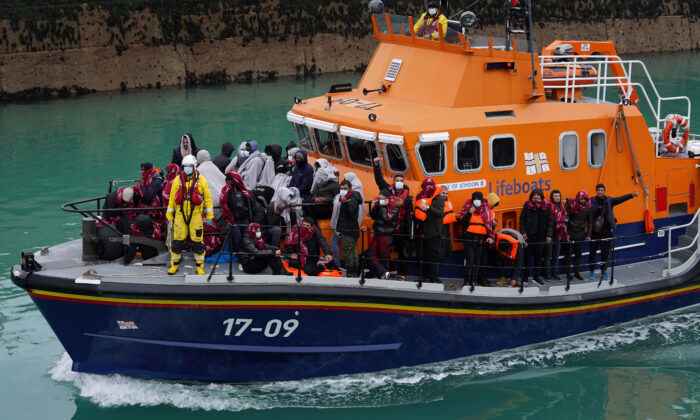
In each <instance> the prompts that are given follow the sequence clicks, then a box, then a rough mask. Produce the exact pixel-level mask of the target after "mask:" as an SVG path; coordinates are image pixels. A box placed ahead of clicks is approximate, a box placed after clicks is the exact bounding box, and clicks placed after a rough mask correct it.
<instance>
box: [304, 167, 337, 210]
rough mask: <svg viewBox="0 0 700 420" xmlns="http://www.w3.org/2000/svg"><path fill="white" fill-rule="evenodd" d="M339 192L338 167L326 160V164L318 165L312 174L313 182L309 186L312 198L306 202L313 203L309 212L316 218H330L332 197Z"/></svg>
mask: <svg viewBox="0 0 700 420" xmlns="http://www.w3.org/2000/svg"><path fill="white" fill-rule="evenodd" d="M320 160H325V159H320ZM339 193H340V184H338V169H336V168H335V167H333V166H331V165H329V164H328V163H327V162H326V166H321V167H319V168H318V170H317V171H316V173H315V174H314V182H313V184H312V186H311V195H312V198H311V200H309V201H308V202H310V203H314V204H315V205H314V206H310V207H309V213H311V214H312V215H313V216H314V218H315V219H316V220H324V219H330V218H331V216H332V215H333V198H335V196H336V195H338V194H339Z"/></svg>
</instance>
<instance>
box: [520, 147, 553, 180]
mask: <svg viewBox="0 0 700 420" xmlns="http://www.w3.org/2000/svg"><path fill="white" fill-rule="evenodd" d="M525 168H526V170H527V174H528V175H535V174H541V173H543V172H549V162H547V154H546V153H544V152H540V153H525Z"/></svg>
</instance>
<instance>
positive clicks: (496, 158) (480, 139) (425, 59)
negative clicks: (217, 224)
mask: <svg viewBox="0 0 700 420" xmlns="http://www.w3.org/2000/svg"><path fill="white" fill-rule="evenodd" d="M373 24H374V37H375V38H376V39H378V40H379V45H378V47H377V50H376V51H375V53H374V56H373V57H372V60H371V61H370V63H369V65H368V66H367V69H366V71H365V73H364V75H363V77H362V79H361V81H360V82H359V84H358V86H357V87H356V88H354V89H346V91H342V90H341V91H340V92H338V91H333V90H332V91H331V92H332V93H329V94H328V95H324V96H322V97H317V98H312V99H308V100H301V101H299V103H297V104H296V105H294V107H293V109H292V110H291V111H290V112H289V113H288V115H287V118H288V120H289V121H291V122H293V123H294V126H295V131H296V133H297V136H298V140H299V142H300V144H301V146H302V147H303V148H304V149H306V150H307V151H308V152H309V153H310V155H311V156H316V157H324V158H326V159H329V160H330V161H332V162H334V163H333V164H334V165H335V166H337V167H338V168H339V169H340V170H341V172H345V171H349V170H352V171H354V172H355V173H357V174H358V176H360V178H361V180H362V182H363V184H364V188H365V197H366V198H369V197H372V196H373V195H375V194H376V193H377V189H376V186H375V183H374V180H373V177H372V172H371V171H372V169H371V163H370V162H371V159H372V158H374V157H376V156H380V157H382V158H383V171H384V174H385V175H386V176H392V175H393V174H397V173H402V174H405V177H406V179H407V182H408V183H409V185H410V187H411V191H412V193H413V194H415V193H416V192H417V191H418V185H419V184H420V181H421V180H422V179H424V178H427V177H432V178H433V179H435V181H436V183H438V184H443V185H448V186H449V191H450V200H451V201H452V202H454V204H455V206H456V207H457V208H461V205H462V204H463V203H464V201H465V200H466V199H467V198H469V197H470V196H471V193H472V192H473V191H475V190H480V191H482V192H483V193H484V194H486V193H488V192H494V193H496V194H497V195H498V196H499V197H500V198H501V205H500V207H499V208H498V209H497V210H498V211H497V219H498V221H499V226H500V227H513V228H517V223H516V220H518V212H519V209H520V208H521V207H522V204H523V202H524V201H525V200H526V199H527V198H528V195H529V192H530V191H531V190H532V189H533V188H542V189H543V190H544V191H545V193H546V194H547V195H548V193H547V191H549V190H552V189H555V188H556V189H559V190H561V191H562V194H563V196H564V197H565V198H567V197H572V198H573V197H574V195H575V194H576V192H577V191H579V190H587V191H588V192H589V193H590V194H593V193H594V187H595V185H596V184H597V183H600V182H602V183H604V184H606V186H607V193H608V194H609V195H612V196H617V195H622V194H627V193H630V192H632V191H637V192H639V196H640V199H637V200H632V201H629V202H627V203H625V204H623V205H621V206H620V207H619V209H618V210H616V216H617V218H618V219H619V220H618V221H619V224H629V223H634V222H641V221H643V216H644V212H645V209H647V208H648V209H649V212H650V214H651V216H652V217H653V218H654V219H663V218H666V217H668V216H669V210H670V211H671V213H672V214H675V215H677V214H692V213H693V212H695V211H696V210H697V208H698V205H697V203H696V201H695V194H696V188H697V185H698V181H699V179H698V178H699V176H698V169H696V167H695V165H696V162H697V161H696V160H695V159H694V158H690V157H689V156H688V154H687V153H685V150H683V153H676V154H668V153H665V152H664V150H665V148H662V147H660V146H659V142H661V144H663V139H662V135H661V134H662V132H663V129H664V126H665V125H664V118H665V116H664V115H662V114H661V108H662V105H664V104H665V103H666V100H667V99H668V100H671V99H672V100H679V101H681V102H682V103H685V101H686V100H687V98H661V99H659V100H656V99H655V98H650V97H649V96H650V95H651V94H652V93H654V92H655V91H656V90H655V89H653V92H651V91H650V92H647V91H642V92H641V93H640V92H639V88H638V89H637V90H635V87H639V86H640V85H639V83H637V82H634V81H633V80H632V77H631V66H632V65H639V63H640V62H637V61H634V62H625V61H623V60H621V59H620V58H619V57H617V56H616V53H615V49H614V46H613V44H612V42H610V41H606V42H586V41H556V42H555V43H554V44H552V45H550V46H548V47H546V48H545V49H544V50H543V54H542V57H540V56H538V55H537V54H534V53H533V54H531V53H529V52H523V51H520V50H522V46H523V45H524V42H521V43H520V44H521V45H520V46H519V45H518V43H517V42H513V44H514V45H511V46H509V47H506V46H505V45H503V44H502V42H501V41H499V40H495V39H493V38H480V37H469V36H465V35H464V34H462V33H456V35H455V34H451V35H452V36H451V37H445V36H443V34H442V33H440V38H439V40H438V41H433V40H428V39H422V38H417V37H416V36H415V34H414V33H413V31H412V28H413V19H412V18H410V17H409V18H404V17H397V16H394V15H391V16H390V15H386V16H384V15H374V16H373ZM447 38H450V40H449V41H448V39H447ZM564 42H569V43H571V44H572V45H574V50H575V51H576V55H575V56H573V57H572V58H571V59H569V60H567V61H564V62H561V61H560V62H557V58H556V57H548V56H547V55H551V52H552V51H553V49H554V46H555V45H560V44H562V43H564ZM533 60H534V63H535V67H536V72H535V73H536V74H534V75H533V73H532V71H531V69H532V65H533ZM552 65H556V66H558V67H559V68H564V69H566V68H581V66H584V65H585V66H587V68H590V69H591V70H592V71H590V72H586V74H585V76H586V77H585V78H584V79H585V80H579V81H578V82H577V80H576V78H577V77H578V78H579V79H580V78H581V77H582V76H581V74H580V73H577V71H568V70H563V71H562V72H561V73H559V74H560V75H561V76H562V77H561V78H553V79H548V78H545V79H543V77H542V74H543V72H544V71H545V70H546V69H547V68H548V66H552ZM641 65H642V66H643V63H641ZM637 73H638V74H640V75H643V74H644V73H646V69H644V71H640V72H637ZM549 74H551V73H549ZM533 78H534V87H533ZM652 86H653V85H652ZM638 95H639V96H638ZM645 95H646V96H645ZM687 102H688V108H689V106H690V105H689V104H690V102H689V100H687ZM635 104H636V105H635ZM643 105H644V106H646V105H649V106H650V108H651V114H653V116H652V118H651V121H650V122H648V121H647V120H645V117H644V115H643V114H642V111H641V110H640V108H639V107H640V106H643ZM647 118H648V117H647ZM682 118H684V119H686V121H689V112H688V114H686V115H683V116H682ZM627 133H629V138H628V134H627ZM693 138H694V137H693V136H692V135H691V141H692V140H693ZM456 229H459V227H458V226H457V227H456Z"/></svg>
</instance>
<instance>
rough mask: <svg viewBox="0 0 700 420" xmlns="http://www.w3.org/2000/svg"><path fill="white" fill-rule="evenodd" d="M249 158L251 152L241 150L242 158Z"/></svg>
mask: <svg viewBox="0 0 700 420" xmlns="http://www.w3.org/2000/svg"><path fill="white" fill-rule="evenodd" d="M248 156H250V152H249V151H247V150H241V157H242V158H247V157H248Z"/></svg>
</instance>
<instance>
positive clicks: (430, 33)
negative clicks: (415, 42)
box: [413, 0, 447, 41]
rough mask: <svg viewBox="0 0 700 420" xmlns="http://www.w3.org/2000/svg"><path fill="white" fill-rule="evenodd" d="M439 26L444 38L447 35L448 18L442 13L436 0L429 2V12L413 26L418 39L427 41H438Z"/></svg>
mask: <svg viewBox="0 0 700 420" xmlns="http://www.w3.org/2000/svg"><path fill="white" fill-rule="evenodd" d="M438 26H439V27H440V29H439V30H440V31H441V32H442V36H443V37H445V36H446V35H447V18H446V17H445V15H443V14H442V13H441V12H440V5H439V4H438V2H437V1H435V0H430V1H429V2H428V11H427V12H425V13H423V14H422V15H421V17H420V18H419V19H418V21H417V22H416V23H415V25H413V30H414V32H415V34H416V37H423V38H425V39H432V40H433V41H437V40H438V39H439V36H440V35H439V34H438Z"/></svg>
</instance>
